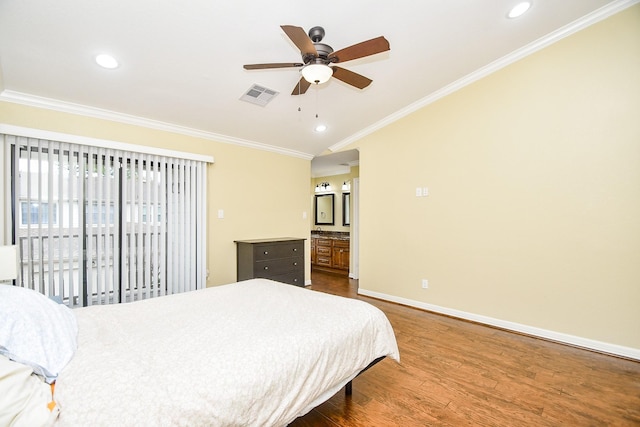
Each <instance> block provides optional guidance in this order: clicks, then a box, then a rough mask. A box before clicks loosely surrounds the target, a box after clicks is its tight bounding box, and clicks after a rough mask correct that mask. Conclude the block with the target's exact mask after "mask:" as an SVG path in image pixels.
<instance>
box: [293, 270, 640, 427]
mask: <svg viewBox="0 0 640 427" xmlns="http://www.w3.org/2000/svg"><path fill="white" fill-rule="evenodd" d="M312 282H313V285H312V286H311V288H312V289H314V290H318V291H322V292H328V293H332V294H336V295H342V296H347V297H351V298H359V299H362V300H364V301H367V302H369V303H371V304H373V305H375V306H377V307H378V308H380V309H381V310H383V311H384V312H385V314H386V315H387V317H388V318H389V321H390V322H391V324H392V325H393V328H394V330H395V333H396V338H397V341H398V346H399V348H400V361H401V362H400V364H398V363H396V362H394V361H392V360H388V359H385V360H383V361H382V362H380V363H378V364H377V365H376V366H374V367H373V368H371V369H370V370H369V371H367V372H365V373H363V374H362V375H361V376H359V377H358V378H356V379H355V380H354V381H353V395H352V396H351V397H345V394H344V390H342V391H340V392H338V393H337V394H336V395H335V396H333V397H332V398H331V399H329V400H328V401H326V402H325V403H324V404H322V405H320V406H319V407H317V408H315V409H314V410H312V411H311V412H309V413H308V414H307V415H305V416H304V417H300V418H298V419H297V420H295V421H294V422H293V423H291V424H290V426H291V427H304V426H329V427H335V426H340V427H348V426H431V425H434V426H510V427H515V426H536V427H537V426H640V362H635V361H631V360H625V359H621V358H616V357H612V356H607V355H603V354H598V353H595V352H591V351H587V350H582V349H577V348H573V347H570V346H565V345H562V344H557V343H552V342H548V341H544V340H540V339H536V338H533V337H527V336H522V335H518V334H515V333H511V332H507V331H503V330H499V329H494V328H490V327H487V326H483V325H478V324H474V323H471V322H466V321H462V320H458V319H453V318H449V317H446V316H441V315H438V314H434V313H429V312H425V311H422V310H418V309H414V308H410V307H406V306H401V305H398V304H394V303H388V302H385V301H380V300H376V299H372V298H367V297H363V296H358V295H357V281H354V280H351V279H348V278H346V277H344V276H338V275H333V274H330V273H322V272H316V271H314V272H313V273H312Z"/></svg>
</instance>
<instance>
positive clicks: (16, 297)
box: [0, 285, 78, 383]
mask: <svg viewBox="0 0 640 427" xmlns="http://www.w3.org/2000/svg"><path fill="white" fill-rule="evenodd" d="M77 336H78V325H77V323H76V318H75V315H74V314H73V312H72V311H71V309H69V308H68V307H67V306H65V305H62V304H56V303H55V302H54V301H52V300H50V299H49V298H47V297H46V296H44V295H42V294H40V293H38V292H36V291H33V290H31V289H26V288H21V287H18V286H10V285H0V355H4V356H6V357H7V358H9V359H11V360H14V361H16V362H19V363H23V364H25V365H28V366H30V367H31V368H32V369H33V372H34V373H35V374H37V375H41V376H43V377H44V378H45V381H46V382H47V383H52V382H53V381H55V379H56V377H57V376H58V373H59V372H60V371H61V370H62V368H64V367H65V366H66V365H67V363H69V361H70V360H71V358H72V357H73V355H74V353H75V351H76V348H77Z"/></svg>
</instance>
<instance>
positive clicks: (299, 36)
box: [280, 25, 318, 56]
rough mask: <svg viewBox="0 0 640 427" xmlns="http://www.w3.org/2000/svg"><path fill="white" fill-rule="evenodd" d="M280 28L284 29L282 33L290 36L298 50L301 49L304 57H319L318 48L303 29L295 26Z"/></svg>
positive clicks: (282, 26)
mask: <svg viewBox="0 0 640 427" xmlns="http://www.w3.org/2000/svg"><path fill="white" fill-rule="evenodd" d="M280 28H282V31H284V32H285V34H286V35H287V36H289V38H290V39H291V41H292V42H293V44H295V45H296V46H297V47H298V49H300V52H301V53H302V56H305V55H313V56H318V51H317V50H316V47H315V46H314V45H313V42H312V41H311V39H310V38H309V36H308V35H307V33H306V32H305V31H304V30H303V29H302V28H300V27H296V26H293V25H281V26H280Z"/></svg>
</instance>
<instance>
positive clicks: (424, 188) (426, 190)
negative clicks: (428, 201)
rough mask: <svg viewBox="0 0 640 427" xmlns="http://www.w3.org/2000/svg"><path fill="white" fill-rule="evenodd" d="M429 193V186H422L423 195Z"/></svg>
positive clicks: (425, 195)
mask: <svg viewBox="0 0 640 427" xmlns="http://www.w3.org/2000/svg"><path fill="white" fill-rule="evenodd" d="M428 195H429V187H422V197H427V196H428Z"/></svg>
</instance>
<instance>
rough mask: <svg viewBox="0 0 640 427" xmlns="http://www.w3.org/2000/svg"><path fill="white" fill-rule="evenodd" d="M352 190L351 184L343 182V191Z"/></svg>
mask: <svg viewBox="0 0 640 427" xmlns="http://www.w3.org/2000/svg"><path fill="white" fill-rule="evenodd" d="M349 190H351V183H350V182H347V181H345V182H343V183H342V191H349Z"/></svg>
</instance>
